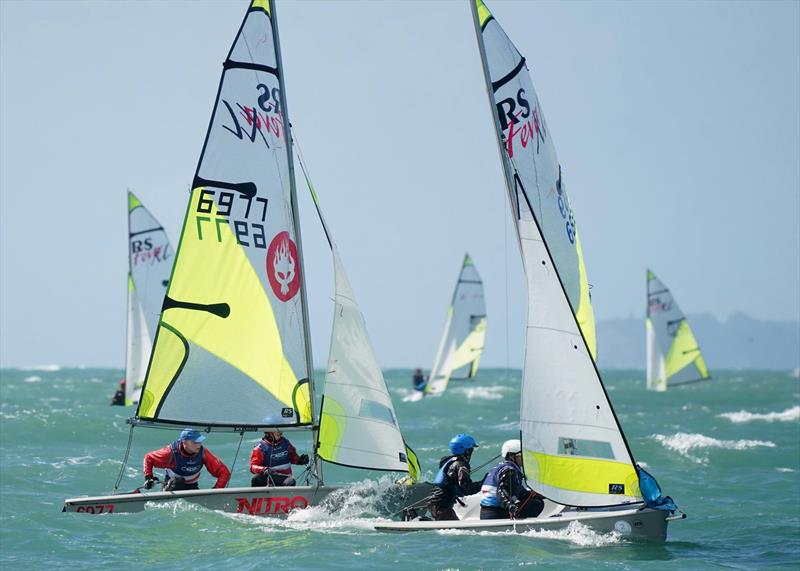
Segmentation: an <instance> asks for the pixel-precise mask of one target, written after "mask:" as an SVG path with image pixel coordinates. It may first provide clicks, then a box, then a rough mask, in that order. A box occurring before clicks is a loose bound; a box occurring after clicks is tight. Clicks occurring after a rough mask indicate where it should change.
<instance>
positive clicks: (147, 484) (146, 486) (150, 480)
mask: <svg viewBox="0 0 800 571" xmlns="http://www.w3.org/2000/svg"><path fill="white" fill-rule="evenodd" d="M154 481H155V480H154V479H153V476H146V477H145V479H144V489H145V490H150V489H151V488H152V487H153V482H154Z"/></svg>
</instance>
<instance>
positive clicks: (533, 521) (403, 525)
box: [375, 508, 671, 542]
mask: <svg viewBox="0 0 800 571" xmlns="http://www.w3.org/2000/svg"><path fill="white" fill-rule="evenodd" d="M668 515H669V514H668V513H667V512H665V511H662V510H653V509H649V508H645V509H624V510H613V511H612V510H610V511H588V510H586V511H563V512H560V513H557V514H555V515H552V516H549V517H536V518H528V519H516V520H512V519H493V520H492V519H483V520H482V519H474V518H470V519H464V520H459V521H401V522H389V523H381V524H378V525H376V526H375V529H376V530H378V531H385V532H396V533H401V532H410V531H426V530H428V531H430V530H445V529H461V530H469V531H489V532H509V531H511V532H526V531H543V530H559V529H566V528H567V527H569V525H570V524H571V523H572V522H579V523H581V524H583V525H585V526H586V527H588V528H590V529H592V530H594V531H596V532H598V533H611V532H612V531H614V532H617V533H618V534H620V535H622V536H624V537H629V538H631V539H636V540H643V541H655V542H664V541H666V539H667V523H668V517H667V516H668ZM670 519H671V518H670Z"/></svg>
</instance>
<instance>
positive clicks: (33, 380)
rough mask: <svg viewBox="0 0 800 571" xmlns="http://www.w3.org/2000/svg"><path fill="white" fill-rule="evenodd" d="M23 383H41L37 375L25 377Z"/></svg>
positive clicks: (40, 378)
mask: <svg viewBox="0 0 800 571" xmlns="http://www.w3.org/2000/svg"><path fill="white" fill-rule="evenodd" d="M25 382H26V383H41V382H42V377H39V376H37V375H31V376H30V377H25Z"/></svg>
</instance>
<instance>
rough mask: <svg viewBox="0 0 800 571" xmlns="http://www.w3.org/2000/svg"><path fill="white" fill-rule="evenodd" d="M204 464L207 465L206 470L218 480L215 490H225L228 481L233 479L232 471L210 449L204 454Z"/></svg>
mask: <svg viewBox="0 0 800 571" xmlns="http://www.w3.org/2000/svg"><path fill="white" fill-rule="evenodd" d="M203 464H205V467H206V470H208V472H209V473H210V474H211V475H212V476H214V477H215V478H216V479H217V483H216V484H214V487H215V488H224V487H225V486H227V485H228V481H230V479H231V471H230V470H228V467H227V466H226V465H225V463H224V462H223V461H222V460H220V459H219V458H217V457H216V456H214V455H213V454H212V453H211V451H210V450H209V449H208V448H206V449H205V451H204V452H203Z"/></svg>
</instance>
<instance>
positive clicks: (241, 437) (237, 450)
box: [231, 430, 244, 474]
mask: <svg viewBox="0 0 800 571" xmlns="http://www.w3.org/2000/svg"><path fill="white" fill-rule="evenodd" d="M239 436H240V438H239V446H238V447H237V448H236V456H234V457H233V464H231V474H233V469H234V468H236V460H238V459H239V450H241V449H242V441H243V440H244V430H242V431H241V432H240V433H239Z"/></svg>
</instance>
